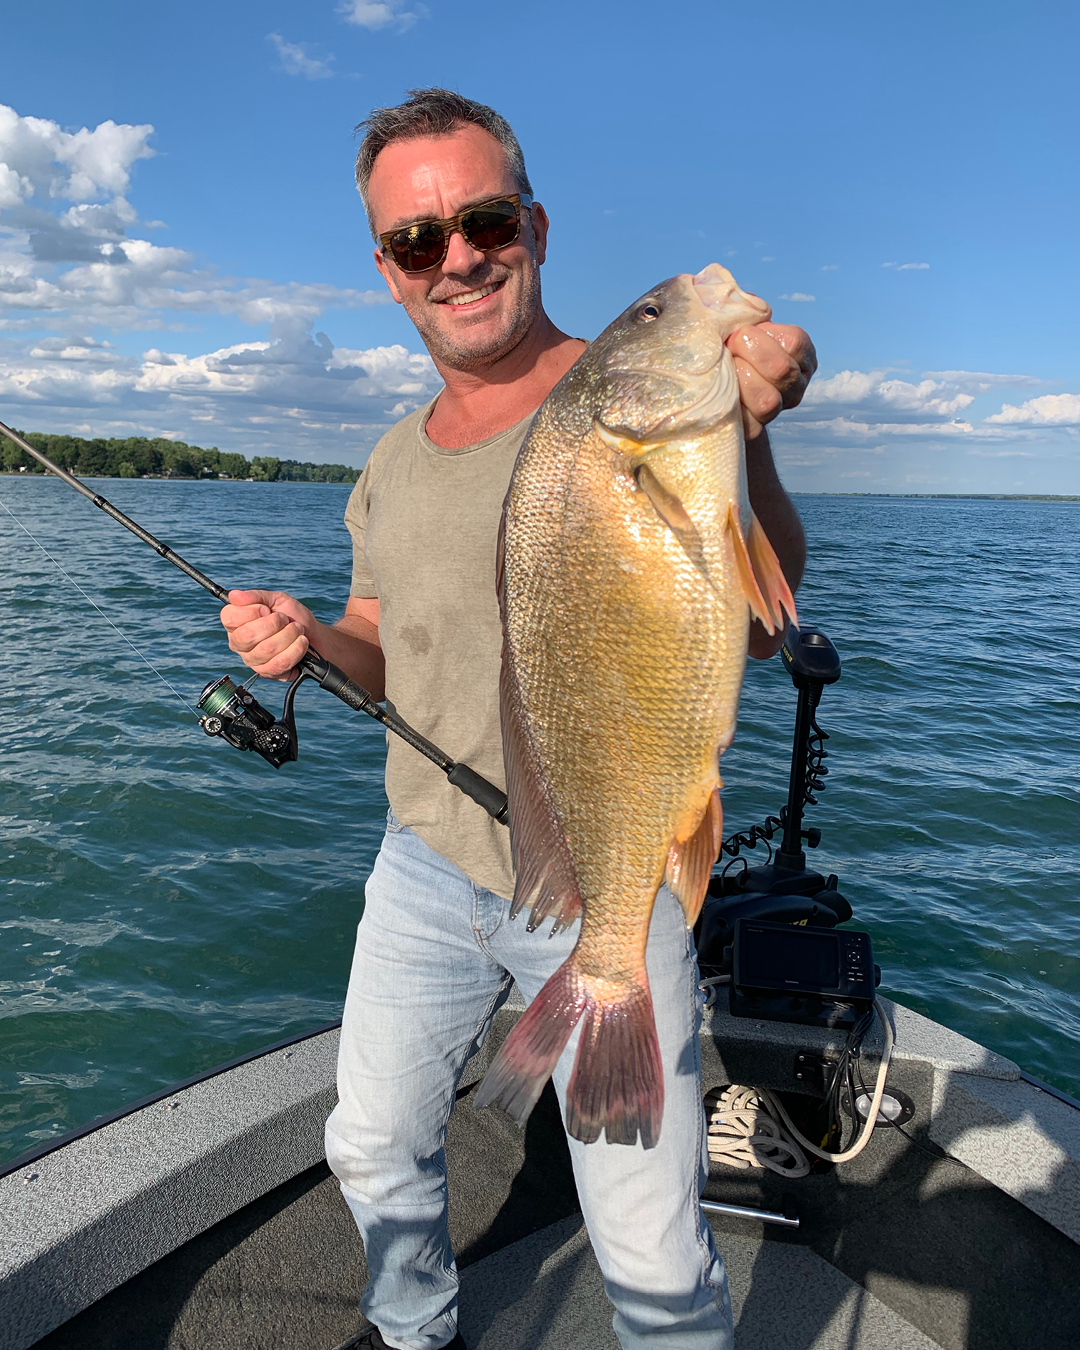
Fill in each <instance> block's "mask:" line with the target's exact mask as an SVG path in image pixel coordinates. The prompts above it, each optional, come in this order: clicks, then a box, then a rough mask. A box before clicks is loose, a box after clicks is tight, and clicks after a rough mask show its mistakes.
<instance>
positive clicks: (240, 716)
mask: <svg viewBox="0 0 1080 1350" xmlns="http://www.w3.org/2000/svg"><path fill="white" fill-rule="evenodd" d="M0 434H2V435H4V436H6V437H7V438H8V439H9V440H10V441H13V442H14V443H15V444H16V445H17V446H18V447H19V449H20V450H22V451H23V452H24V453H25V454H28V455H30V456H31V457H32V458H34V459H36V460H37V461H38V463H39V464H41V465H43V466H44V467H45V468H46V469H48V470H49V472H50V473H53V474H55V475H56V476H57V478H59V479H61V480H62V481H63V482H65V483H66V484H67V485H68V487H72V488H74V489H75V491H76V492H78V493H81V495H82V496H84V497H86V498H88V499H89V500H90V501H91V502H93V504H94V505H95V506H96V507H97V508H98V509H99V510H101V511H104V512H105V514H106V515H107V516H111V517H112V518H113V520H115V521H117V522H118V523H119V524H121V525H123V527H124V528H125V529H126V530H130V531H131V533H132V534H133V535H135V537H136V538H137V539H140V540H142V542H143V543H144V544H148V545H149V546H150V547H151V548H152V549H153V550H154V552H155V553H157V554H158V555H159V557H162V558H164V559H165V561H166V562H169V563H172V565H173V566H174V567H178V568H179V569H180V571H181V572H183V573H184V574H185V575H186V576H189V577H190V578H191V579H192V581H195V582H198V584H199V585H200V586H201V587H202V588H203V590H206V591H209V592H210V594H211V595H212V596H214V598H215V599H217V600H220V601H222V602H223V603H226V604H227V603H228V599H229V592H228V590H227V589H226V588H225V587H224V586H219V585H218V583H217V582H216V581H213V580H212V579H211V578H210V577H208V576H207V575H206V574H205V573H204V572H200V571H199V569H198V568H197V567H193V566H192V564H191V563H189V562H188V561H187V560H186V559H184V558H182V557H181V556H180V555H179V553H176V552H175V551H174V550H173V549H171V548H169V546H168V544H164V543H162V541H161V540H160V539H158V538H157V537H156V536H155V535H152V534H151V533H150V531H149V530H144V529H143V527H142V526H141V525H140V524H139V523H138V522H137V521H134V520H132V519H131V517H130V516H128V515H125V514H124V512H123V511H121V510H120V509H119V508H118V507H116V506H113V504H112V502H110V501H108V500H107V499H106V498H105V497H103V496H102V495H101V494H100V493H98V492H94V491H93V490H92V489H91V488H88V487H87V486H86V484H85V483H83V482H82V481H81V480H80V479H79V478H76V476H75V475H74V474H73V473H68V472H67V470H66V469H62V468H61V467H60V466H59V464H54V463H53V461H52V460H51V459H50V458H49V457H48V455H44V454H42V452H41V451H40V450H35V449H34V447H33V446H32V445H31V444H30V443H29V441H27V440H25V439H24V438H23V437H22V436H20V435H19V433H18V432H17V431H12V429H11V428H10V427H8V426H5V424H4V423H3V422H0ZM297 665H298V667H299V670H300V674H299V676H298V677H297V679H296V680H294V681H293V683H292V684H290V686H289V688H288V690H287V691H286V694H285V704H284V707H283V709H282V715H281V717H280V718H275V717H274V715H273V713H271V712H270V711H269V710H268V709H266V708H264V707H263V706H262V704H261V703H259V701H258V699H256V697H255V695H254V694H252V693H251V692H250V691H249V690H248V689H246V688H245V687H244V686H243V685H237V684H236V683H235V682H234V681H233V680H232V679H230V678H229V676H228V675H224V676H222V677H221V679H219V680H212V681H211V682H210V684H208V685H207V686H206V688H205V689H204V690H203V691H202V694H201V695H200V697H199V702H198V707H199V709H200V711H201V712H202V714H203V716H202V717H200V719H199V725H200V726H201V727H202V729H203V730H204V731H205V732H206V733H207V735H208V736H220V737H221V738H222V740H225V741H227V742H228V743H229V744H230V745H232V746H235V747H236V749H238V750H254V751H255V752H256V753H257V754H259V755H261V756H262V758H263V759H265V760H266V762H267V763H268V764H272V765H273V766H274V768H275V769H280V768H281V766H282V765H283V764H288V763H289V762H290V761H292V760H294V759H296V758H297V756H298V753H299V750H298V745H297V736H296V720H295V714H294V711H293V703H294V700H295V698H296V693H297V690H298V689H299V688H300V685H301V684H303V682H304V681H305V680H314V681H315V682H316V684H318V685H319V686H320V688H322V689H326V690H327V691H328V692H329V693H331V694H334V695H335V696H336V697H337V698H339V699H341V701H342V703H345V704H347V705H348V706H349V707H350V708H353V709H355V710H356V711H357V712H362V713H366V714H367V715H368V717H373V718H374V719H375V720H376V721H377V722H381V723H382V724H383V726H385V727H386V728H387V730H389V731H392V732H393V733H394V734H395V735H396V736H400V737H401V738H402V740H404V741H407V742H408V743H409V744H410V745H411V746H412V747H413V749H414V750H417V751H419V753H420V754H422V755H423V756H424V757H425V758H426V759H429V760H431V762H432V763H433V764H437V765H438V767H439V768H440V769H441V770H442V771H443V773H445V774H446V777H447V779H448V781H449V782H451V783H453V785H454V786H455V787H456V788H458V789H460V791H462V792H464V793H465V795H466V796H467V797H471V798H472V800H473V801H474V802H476V803H477V805H478V806H482V807H483V808H484V810H485V811H486V812H487V813H488V815H490V816H492V817H494V819H495V820H497V821H499V822H500V823H501V824H503V825H506V824H508V823H509V820H508V816H507V802H506V793H505V792H502V791H501V790H500V789H499V788H497V787H496V786H495V784H494V783H490V782H488V780H487V779H486V778H484V777H482V776H481V775H480V774H478V773H477V772H476V771H475V770H474V769H470V768H469V766H468V765H467V764H458V763H456V762H455V761H454V760H452V759H451V758H450V756H449V755H448V754H446V752H445V751H443V750H440V749H439V747H438V746H437V745H433V744H432V743H431V741H429V740H427V738H426V737H424V736H421V735H420V733H419V732H418V731H416V730H415V729H414V728H413V727H411V726H409V724H408V722H406V721H404V720H403V719H402V718H400V717H398V715H397V714H396V713H393V712H389V711H387V709H385V708H383V707H382V706H381V705H380V704H378V703H376V701H375V700H374V699H373V698H372V696H371V695H370V694H369V693H368V691H367V690H366V689H365V688H364V687H363V686H362V685H359V684H357V683H356V681H355V680H350V679H349V677H348V676H347V675H346V674H345V672H344V671H343V670H339V669H338V667H337V666H335V665H333V664H332V662H330V661H327V660H326V658H325V657H322V656H320V655H319V653H318V652H316V651H314V650H313V649H311V648H309V649H308V651H307V652H306V653H305V655H304V656H302V657H301V659H300V660H299V662H298V663H297Z"/></svg>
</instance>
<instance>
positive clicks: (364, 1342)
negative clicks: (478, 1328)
mask: <svg viewBox="0 0 1080 1350" xmlns="http://www.w3.org/2000/svg"><path fill="white" fill-rule="evenodd" d="M338 1350H392V1347H390V1346H389V1345H387V1344H386V1342H385V1341H384V1340H383V1338H382V1337H381V1336H380V1335H379V1328H378V1327H367V1328H366V1329H365V1330H364V1331H362V1332H361V1333H360V1335H359V1336H356V1337H354V1338H353V1339H352V1340H351V1341H346V1342H345V1344H344V1345H342V1346H339V1347H338ZM444 1350H465V1342H464V1341H463V1340H462V1339H461V1333H460V1332H459V1333H458V1334H457V1335H456V1336H455V1337H454V1339H453V1340H452V1341H450V1342H449V1343H448V1344H447V1345H446V1346H445V1347H444Z"/></svg>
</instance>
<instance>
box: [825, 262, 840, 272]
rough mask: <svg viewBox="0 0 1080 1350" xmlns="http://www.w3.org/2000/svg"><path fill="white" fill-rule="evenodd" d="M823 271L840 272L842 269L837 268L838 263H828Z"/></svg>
mask: <svg viewBox="0 0 1080 1350" xmlns="http://www.w3.org/2000/svg"><path fill="white" fill-rule="evenodd" d="M821 270H822V271H823V272H839V271H840V268H839V267H838V266H837V264H836V263H826V264H825V266H824V267H823V268H822V269H821Z"/></svg>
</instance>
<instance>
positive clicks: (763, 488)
mask: <svg viewBox="0 0 1080 1350" xmlns="http://www.w3.org/2000/svg"><path fill="white" fill-rule="evenodd" d="M727 345H728V347H729V348H730V350H731V352H732V354H733V355H734V357H735V369H736V371H737V372H738V376H739V393H740V396H741V398H742V404H743V430H744V432H745V435H746V476H747V482H748V487H749V489H750V505H751V507H753V510H754V514H755V515H756V516H757V518H758V520H759V521H760V522H761V527H762V529H763V530H764V531H765V534H766V536H767V537H768V540H769V542H770V543H771V544H772V546H773V548H774V549H775V550H776V556H777V558H778V559H779V560H780V566H781V567H782V568H783V569H784V576H786V577H787V580H788V585H789V586H790V587H791V589H792V591H793V592H794V591H795V590H796V588H797V587H798V585H799V582H800V581H801V580H802V574H803V569H804V567H805V566H806V535H805V534H804V533H803V527H802V522H801V521H800V520H799V513H798V512H797V511H796V510H795V504H794V503H793V502H792V500H791V498H790V497H789V496H788V494H787V493H786V492H785V491H784V487H783V484H782V483H781V482H780V478H779V475H778V474H777V472H776V465H775V463H774V462H773V456H772V447H771V446H770V444H769V436H768V433H767V432H766V430H765V424H766V423H767V422H771V421H772V420H773V418H774V417H776V416H777V414H778V413H780V412H781V411H782V410H783V409H784V408H794V407H795V406H796V404H798V403H799V402H800V400H801V399H802V396H803V394H804V393H805V392H806V386H807V385H808V384H809V383H810V379H811V376H812V375H813V373H814V371H815V370H817V353H816V352H815V351H814V344H813V343H812V342H811V341H810V338H809V335H808V334H807V333H806V332H804V330H803V329H801V328H796V327H794V326H793V325H791V324H779V323H760V324H755V325H754V326H753V327H747V328H740V329H739V330H738V331H737V332H735V333H733V334H732V335H731V337H730V338H729V339H728V343H727ZM783 640H784V635H783V633H775V634H773V635H772V636H771V637H770V635H769V634H768V633H767V632H766V631H765V629H764V628H763V627H762V626H761V624H760V623H758V621H757V620H756V619H755V620H754V622H753V623H752V624H751V627H750V647H749V651H750V655H751V656H755V657H757V658H758V659H759V660H764V659H765V658H767V657H770V656H773V655H775V654H776V652H778V651H779V650H780V646H781V644H782V643H783Z"/></svg>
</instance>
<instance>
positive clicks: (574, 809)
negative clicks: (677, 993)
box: [478, 263, 795, 1148]
mask: <svg viewBox="0 0 1080 1350" xmlns="http://www.w3.org/2000/svg"><path fill="white" fill-rule="evenodd" d="M768 317H769V308H768V306H767V305H766V304H765V303H764V302H763V301H761V300H759V299H758V298H757V297H756V296H752V295H747V294H745V293H744V292H743V291H741V290H739V288H738V287H737V286H736V284H735V282H734V279H733V278H732V276H731V274H730V273H729V272H727V271H726V270H725V269H724V268H722V267H720V266H719V265H718V264H716V263H713V264H711V265H710V266H709V267H706V268H705V270H704V271H702V272H700V273H699V274H698V275H697V276H696V277H695V276H690V275H689V274H684V275H681V276H677V277H673V278H672V279H671V280H670V281H665V282H663V283H662V284H661V285H659V286H656V287H655V288H654V289H653V290H651V291H649V292H648V293H647V294H646V295H643V296H642V297H641V299H640V300H638V301H636V302H635V303H634V304H633V305H631V306H630V308H629V309H628V310H626V312H625V313H624V314H622V315H620V316H619V318H618V319H616V320H615V322H614V323H613V324H611V325H610V327H608V328H607V329H605V330H604V332H603V333H601V335H600V336H599V337H598V338H597V339H596V341H595V342H594V343H592V345H591V346H590V347H589V348H588V350H587V351H586V352H585V354H584V355H583V356H582V357H581V359H580V360H579V361H578V362H577V364H576V365H575V366H574V367H573V368H572V369H571V370H570V371H569V373H568V374H567V375H566V376H565V377H564V378H563V379H562V380H561V381H560V382H559V384H558V385H556V387H555V389H554V390H553V391H552V392H551V394H550V396H549V397H548V399H547V400H546V402H545V403H544V404H543V406H542V407H541V409H540V412H539V414H538V415H537V418H536V421H535V423H534V424H533V427H532V430H531V431H530V433H529V435H528V437H527V439H526V440H525V443H524V444H523V445H522V448H521V452H520V454H519V457H518V460H517V464H516V466H515V468H514V473H513V478H512V479H511V482H510V489H509V492H508V493H507V497H506V506H505V510H504V517H503V535H502V541H501V546H500V550H499V564H498V588H499V600H500V606H501V612H502V620H503V634H504V643H503V668H502V684H501V699H502V726H503V753H504V759H505V763H506V778H507V792H508V794H509V798H510V818H511V822H512V826H511V840H512V848H513V857H514V863H515V867H516V870H517V882H516V890H515V892H514V900H513V913H514V914H517V913H519V912H520V911H521V910H522V909H524V908H527V909H529V910H531V918H530V927H535V926H536V925H537V924H538V923H540V922H541V921H542V920H543V919H545V918H548V917H553V918H554V920H555V926H556V927H559V926H566V925H569V924H570V923H571V922H573V920H574V919H576V918H577V917H578V916H579V915H580V916H581V932H580V936H579V938H578V941H577V945H576V947H575V948H574V951H573V954H572V955H571V956H570V958H569V959H568V960H567V961H566V962H565V963H564V964H563V965H562V966H561V967H560V968H559V969H558V970H557V971H556V973H555V974H554V975H553V976H552V977H551V979H550V980H548V982H547V983H546V984H545V985H544V987H543V989H542V990H541V991H540V993H539V995H538V996H537V997H536V999H534V1001H533V1003H532V1004H531V1006H530V1007H529V1008H528V1010H527V1011H526V1012H525V1013H524V1014H523V1015H522V1017H521V1019H520V1020H519V1022H518V1023H517V1025H516V1027H515V1028H514V1030H513V1031H512V1033H511V1034H510V1036H508V1037H507V1039H506V1041H505V1043H504V1045H503V1047H502V1049H501V1050H500V1052H499V1054H498V1055H497V1057H496V1059H495V1061H494V1063H493V1064H492V1066H491V1068H490V1070H489V1071H488V1074H487V1077H486V1079H485V1080H484V1083H483V1085H482V1087H481V1090H480V1094H479V1099H478V1105H486V1104H487V1103H489V1102H492V1101H499V1102H501V1104H502V1105H503V1106H504V1107H505V1108H506V1109H507V1110H508V1111H509V1112H510V1114H511V1115H512V1116H514V1117H515V1118H516V1119H517V1120H519V1121H523V1120H524V1119H525V1117H526V1116H527V1115H528V1114H529V1112H530V1111H531V1110H532V1108H533V1106H534V1105H535V1104H536V1101H537V1098H538V1097H539V1095H540V1092H541V1090H542V1089H543V1086H544V1083H545V1082H546V1081H547V1079H548V1077H549V1076H550V1074H551V1072H552V1069H553V1068H554V1066H555V1062H556V1060H557V1059H558V1057H559V1055H560V1054H561V1053H562V1051H563V1049H564V1048H565V1046H566V1043H567V1041H568V1040H569V1038H570V1035H571V1033H572V1031H573V1029H574V1027H575V1026H576V1025H577V1023H578V1022H579V1021H581V1020H582V1019H584V1021H583V1025H582V1030H581V1036H580V1041H579V1044H578V1049H577V1057H576V1060H575V1062H574V1069H573V1074H572V1076H571V1079H570V1084H569V1089H568V1092H567V1101H566V1126H567V1129H568V1130H569V1132H570V1133H571V1134H572V1135H573V1136H574V1137H575V1138H577V1139H581V1140H584V1141H585V1142H586V1143H591V1142H592V1141H594V1140H596V1139H598V1138H599V1136H600V1132H601V1131H602V1130H603V1131H606V1134H607V1139H608V1142H609V1143H622V1144H633V1143H635V1142H636V1140H637V1138H638V1135H639V1133H640V1136H641V1142H642V1144H643V1145H644V1146H645V1147H646V1148H651V1147H652V1146H653V1145H655V1143H656V1141H657V1139H658V1137H659V1133H660V1124H661V1119H662V1116H663V1106H664V1101H663V1073H662V1068H661V1063H660V1050H659V1044H658V1042H657V1036H656V1026H655V1022H654V1019H653V1008H652V998H651V995H650V993H649V981H648V977H647V975H646V970H645V945H646V940H647V938H648V933H649V920H650V917H651V915H652V909H653V904H654V902H655V899H656V894H657V891H658V890H659V888H660V885H661V883H662V882H663V881H664V879H665V878H666V879H667V881H668V883H669V885H670V886H671V888H672V890H673V891H674V892H675V894H676V895H677V896H678V898H679V900H680V901H681V903H682V906H683V909H684V910H685V913H686V922H687V924H688V925H692V924H693V923H694V921H695V919H696V918H697V915H698V912H699V910H700V908H701V904H702V901H703V899H704V896H705V890H706V887H707V885H708V880H709V874H710V871H711V868H712V864H713V863H714V862H715V860H716V858H717V856H718V854H719V851H720V840H721V813H720V796H719V788H720V776H719V757H720V755H721V754H722V753H723V751H724V750H725V749H726V748H727V746H728V745H729V744H730V742H731V739H732V736H733V735H734V732H735V718H736V711H737V706H738V699H739V689H740V686H741V684H742V678H743V671H744V668H745V664H746V648H747V640H748V630H749V623H750V615H751V614H754V615H756V616H757V617H758V618H759V619H760V620H761V621H762V623H763V624H764V625H765V627H766V629H767V630H768V631H769V632H774V631H776V630H777V629H779V628H780V627H781V626H782V625H783V623H784V618H783V614H782V610H786V611H787V613H788V615H789V616H790V617H791V618H793V619H794V618H795V605H794V601H793V600H792V597H791V591H790V590H789V588H788V585H787V583H786V581H785V580H784V576H783V573H782V572H781V570H780V566H779V563H778V562H777V559H776V554H775V553H774V552H773V549H772V547H771V546H770V544H769V542H768V540H767V539H766V537H765V534H764V532H763V531H762V529H761V526H760V525H759V524H758V522H757V520H756V518H755V517H754V515H753V514H752V512H751V510H750V503H749V499H748V496H747V486H746V464H745V452H744V446H743V433H742V416H741V409H740V403H739V385H738V378H737V376H736V372H735V363H734V360H733V359H732V356H731V354H730V352H729V351H728V350H727V349H726V348H725V346H724V341H725V339H726V338H727V337H728V336H729V335H730V334H731V333H732V332H734V330H735V329H736V328H738V327H740V326H741V325H743V324H746V323H760V322H762V321H763V320H765V319H767V318H768Z"/></svg>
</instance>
